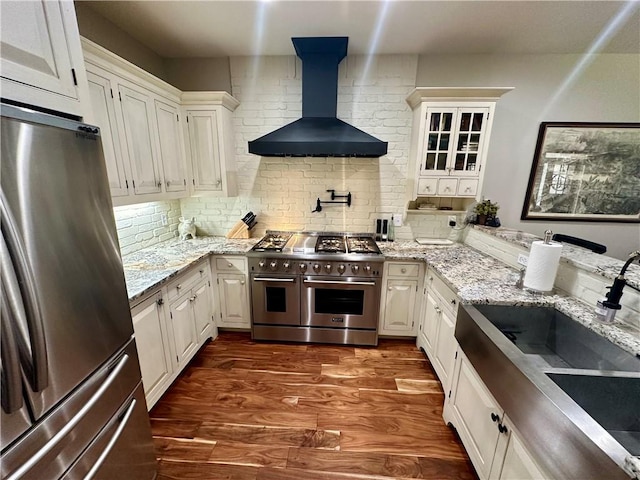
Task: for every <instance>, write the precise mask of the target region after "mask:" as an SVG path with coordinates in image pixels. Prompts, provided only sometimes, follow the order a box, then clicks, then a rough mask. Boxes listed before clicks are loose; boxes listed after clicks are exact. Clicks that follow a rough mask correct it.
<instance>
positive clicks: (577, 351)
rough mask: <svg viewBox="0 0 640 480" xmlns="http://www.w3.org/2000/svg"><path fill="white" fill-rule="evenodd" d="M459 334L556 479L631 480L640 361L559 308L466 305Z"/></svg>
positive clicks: (639, 440) (639, 430) (638, 429)
mask: <svg viewBox="0 0 640 480" xmlns="http://www.w3.org/2000/svg"><path fill="white" fill-rule="evenodd" d="M455 336H456V339H457V341H458V343H459V345H460V347H461V348H462V350H463V351H464V353H465V355H466V356H467V358H468V359H469V361H470V362H471V364H472V365H473V367H474V368H475V370H476V371H477V372H478V374H479V375H480V377H481V378H482V380H483V382H484V383H485V385H486V386H487V388H488V389H489V391H490V392H491V394H492V395H493V396H494V397H495V399H496V400H497V401H498V403H499V404H500V406H501V407H502V408H503V409H504V411H505V414H506V415H508V416H509V418H510V420H511V422H512V423H513V425H514V427H515V428H516V429H517V430H518V431H520V432H521V434H522V436H523V441H525V443H526V446H527V448H528V449H529V450H530V451H531V453H532V454H533V455H534V456H535V457H536V459H537V460H538V461H539V462H540V464H541V466H542V467H543V468H544V469H545V470H546V471H547V472H548V473H549V474H550V475H551V476H552V477H553V478H563V479H569V478H575V479H578V478H579V479H593V480H596V479H598V480H599V479H602V478H607V479H614V478H619V479H627V480H628V478H629V477H628V474H627V473H625V471H624V470H623V465H624V463H625V458H626V457H627V456H628V455H630V454H633V455H638V454H640V451H639V450H640V448H638V447H639V445H640V418H639V415H640V414H639V413H638V412H639V411H640V408H638V405H639V400H638V399H639V398H640V358H637V357H636V356H634V355H632V354H631V353H629V352H627V351H625V350H624V349H622V348H620V347H618V346H617V345H615V344H613V343H612V342H610V341H609V340H607V339H606V338H604V337H601V336H600V335H598V334H596V333H595V332H592V331H591V330H589V329H587V328H586V327H584V326H583V325H581V324H579V323H578V322H576V321H575V320H572V319H571V318H569V317H567V316H566V315H564V314H562V313H561V312H559V311H557V310H555V309H553V308H551V307H536V306H503V305H499V306H495V305H462V306H461V308H459V309H458V318H457V322H456V330H455Z"/></svg>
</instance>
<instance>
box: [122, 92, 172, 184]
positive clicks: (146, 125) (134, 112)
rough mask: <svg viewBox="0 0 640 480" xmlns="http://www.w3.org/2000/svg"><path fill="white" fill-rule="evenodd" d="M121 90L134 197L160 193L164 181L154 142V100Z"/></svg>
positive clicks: (144, 94)
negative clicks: (135, 195)
mask: <svg viewBox="0 0 640 480" xmlns="http://www.w3.org/2000/svg"><path fill="white" fill-rule="evenodd" d="M118 90H119V95H120V102H121V105H122V120H123V127H124V135H125V142H126V146H127V154H128V156H129V162H130V163H131V174H132V176H133V183H134V184H133V189H134V193H136V194H138V195H139V194H145V193H160V192H161V191H162V180H161V175H160V171H159V168H158V162H157V158H158V156H157V152H156V145H155V140H154V138H155V137H154V132H153V129H154V124H155V122H154V121H153V118H154V110H153V102H152V100H151V97H150V96H149V95H148V94H147V93H145V92H143V91H138V90H134V89H132V88H130V87H128V86H125V85H120V86H119V88H118Z"/></svg>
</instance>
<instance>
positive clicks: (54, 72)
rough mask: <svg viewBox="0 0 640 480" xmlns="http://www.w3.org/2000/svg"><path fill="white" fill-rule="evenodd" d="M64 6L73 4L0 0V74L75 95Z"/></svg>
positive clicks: (76, 95)
mask: <svg viewBox="0 0 640 480" xmlns="http://www.w3.org/2000/svg"><path fill="white" fill-rule="evenodd" d="M64 8H71V9H73V3H72V2H66V3H65V2H53V1H28V2H24V1H2V2H0V19H1V20H0V21H1V26H2V43H1V45H0V50H1V51H2V63H1V67H0V68H1V70H2V77H4V78H8V79H10V80H13V81H15V82H19V83H22V84H27V85H32V86H34V87H37V88H39V89H42V90H46V91H49V92H53V93H56V94H59V95H64V96H66V97H70V98H77V97H78V93H77V87H76V82H75V80H74V77H73V73H72V71H71V68H72V62H71V54H70V52H69V47H68V44H67V38H66V34H65V28H64V21H63V15H64V12H63V9H64ZM74 18H75V16H74ZM3 96H6V94H5V92H3Z"/></svg>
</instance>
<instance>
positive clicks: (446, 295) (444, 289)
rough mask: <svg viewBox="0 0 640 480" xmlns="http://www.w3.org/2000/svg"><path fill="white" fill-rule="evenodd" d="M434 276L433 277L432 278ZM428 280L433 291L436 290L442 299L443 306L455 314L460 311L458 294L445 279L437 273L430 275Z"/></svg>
mask: <svg viewBox="0 0 640 480" xmlns="http://www.w3.org/2000/svg"><path fill="white" fill-rule="evenodd" d="M432 277H433V279H432ZM428 282H429V283H430V286H431V291H433V292H435V293H436V294H437V295H438V296H439V297H440V299H441V300H442V306H443V307H444V308H446V309H447V310H448V311H450V312H451V313H453V314H456V313H457V311H458V296H457V295H456V294H455V293H454V292H453V290H451V289H450V288H449V287H448V286H447V284H446V283H444V281H443V280H442V279H441V278H440V277H439V276H438V275H435V274H431V275H429V279H428Z"/></svg>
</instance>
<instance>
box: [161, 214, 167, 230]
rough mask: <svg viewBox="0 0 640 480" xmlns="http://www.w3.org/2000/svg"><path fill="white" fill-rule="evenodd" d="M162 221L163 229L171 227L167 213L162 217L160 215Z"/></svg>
mask: <svg viewBox="0 0 640 480" xmlns="http://www.w3.org/2000/svg"><path fill="white" fill-rule="evenodd" d="M160 221H161V222H162V226H163V227H166V226H167V225H169V219H168V218H167V214H166V213H163V214H162V215H160Z"/></svg>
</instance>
